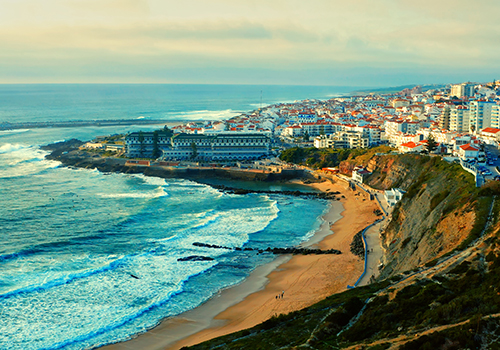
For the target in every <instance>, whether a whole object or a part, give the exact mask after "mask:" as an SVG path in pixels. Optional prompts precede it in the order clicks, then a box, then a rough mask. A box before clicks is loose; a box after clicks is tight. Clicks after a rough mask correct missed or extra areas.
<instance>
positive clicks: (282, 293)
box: [281, 290, 285, 299]
mask: <svg viewBox="0 0 500 350" xmlns="http://www.w3.org/2000/svg"><path fill="white" fill-rule="evenodd" d="M284 295H285V291H284V290H283V291H281V299H283V296H284Z"/></svg>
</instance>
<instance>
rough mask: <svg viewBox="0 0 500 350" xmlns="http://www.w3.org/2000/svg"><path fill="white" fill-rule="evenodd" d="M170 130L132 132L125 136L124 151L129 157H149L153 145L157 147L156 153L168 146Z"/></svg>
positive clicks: (153, 147)
mask: <svg viewBox="0 0 500 350" xmlns="http://www.w3.org/2000/svg"><path fill="white" fill-rule="evenodd" d="M171 137H172V132H171V131H170V130H168V129H167V130H162V131H157V132H143V131H139V132H133V133H130V134H128V135H127V137H126V138H125V153H126V155H127V157H131V158H151V157H153V152H154V150H155V147H156V148H158V153H159V154H161V152H162V151H163V150H165V149H167V148H169V147H170V144H171V142H170V138H171Z"/></svg>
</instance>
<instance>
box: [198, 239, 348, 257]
mask: <svg viewBox="0 0 500 350" xmlns="http://www.w3.org/2000/svg"><path fill="white" fill-rule="evenodd" d="M193 245H194V246H195V247H201V248H212V249H226V250H235V251H254V252H257V253H259V254H261V253H272V254H276V255H278V254H292V255H298V254H301V255H309V254H315V255H321V254H335V255H339V254H342V252H341V251H340V250H337V249H327V250H321V249H310V248H300V247H291V248H271V247H268V248H267V249H256V248H250V247H246V248H239V247H236V248H231V247H225V246H220V245H216V244H208V243H200V242H194V243H193Z"/></svg>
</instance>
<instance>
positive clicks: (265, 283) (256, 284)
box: [102, 181, 378, 350]
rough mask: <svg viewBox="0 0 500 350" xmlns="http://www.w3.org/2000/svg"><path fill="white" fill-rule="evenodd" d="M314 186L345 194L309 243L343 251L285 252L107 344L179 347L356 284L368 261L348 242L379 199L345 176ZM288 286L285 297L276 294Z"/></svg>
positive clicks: (370, 218)
mask: <svg viewBox="0 0 500 350" xmlns="http://www.w3.org/2000/svg"><path fill="white" fill-rule="evenodd" d="M310 186H314V187H315V188H317V189H319V190H321V191H325V192H326V191H329V192H333V191H339V192H341V193H342V195H343V196H344V197H345V198H343V199H342V200H341V201H334V202H332V203H331V206H330V210H329V211H328V212H327V213H326V214H325V215H324V216H323V219H324V224H323V225H322V226H321V228H320V230H319V231H318V232H317V233H316V234H315V236H314V237H312V238H311V240H309V241H308V242H306V243H305V244H304V245H307V246H314V247H318V248H321V249H339V250H341V251H342V254H341V255H307V256H302V255H295V256H293V257H290V256H281V257H279V258H278V259H276V260H275V261H274V262H273V263H271V264H268V265H265V266H261V267H259V268H257V269H256V270H254V271H253V272H252V274H251V275H250V277H249V278H248V279H247V280H246V281H245V282H243V283H242V284H240V285H238V286H236V287H233V288H229V289H226V290H224V291H222V292H220V293H219V294H218V295H217V296H216V297H214V298H212V299H210V300H209V301H207V302H206V303H205V304H203V305H201V306H200V307H198V308H196V309H194V310H191V311H189V312H186V313H183V314H181V315H179V316H176V317H173V318H169V319H166V320H164V321H163V322H162V323H161V324H160V325H159V326H157V327H155V328H154V329H152V330H150V331H148V332H146V333H144V334H141V335H139V336H138V337H136V338H134V339H132V340H129V341H126V342H122V343H118V344H113V345H110V346H105V347H103V348H102V349H107V350H123V349H149V350H153V349H180V348H181V347H184V346H189V345H194V344H198V343H201V342H203V341H206V340H209V339H212V338H215V337H219V336H222V335H225V334H229V333H233V332H236V331H239V330H242V329H246V328H250V327H253V326H255V325H257V324H259V323H261V322H263V321H265V320H267V319H269V318H271V317H272V316H274V315H279V314H284V313H289V312H292V311H295V310H299V309H303V308H305V307H307V306H310V305H312V304H314V303H316V302H318V301H320V300H322V299H324V298H326V297H327V296H330V295H332V294H334V293H338V292H341V291H344V290H346V289H347V286H348V285H352V284H354V283H355V282H356V280H357V279H358V278H359V277H360V275H361V274H362V272H363V261H362V260H361V259H360V258H358V257H357V256H355V255H353V254H352V253H351V252H350V250H349V245H350V243H351V241H352V237H353V236H354V235H355V234H356V233H357V232H358V231H360V230H362V229H363V228H365V227H366V226H368V225H369V224H371V223H373V222H374V221H375V220H376V219H377V217H376V216H375V214H374V213H373V211H374V209H376V208H378V206H377V203H376V202H375V201H369V200H368V199H365V197H363V196H362V195H357V192H353V191H351V190H350V189H348V187H347V184H346V183H344V182H342V181H339V182H337V183H333V184H332V183H330V182H329V181H325V182H322V183H314V184H310ZM330 223H332V225H330ZM332 233H333V234H332ZM283 292H284V294H283V298H277V296H278V295H280V294H282V293H283Z"/></svg>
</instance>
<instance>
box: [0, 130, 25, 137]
mask: <svg viewBox="0 0 500 350" xmlns="http://www.w3.org/2000/svg"><path fill="white" fill-rule="evenodd" d="M28 131H30V129H15V130H0V136H2V135H12V134H22V133H24V132H28Z"/></svg>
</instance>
